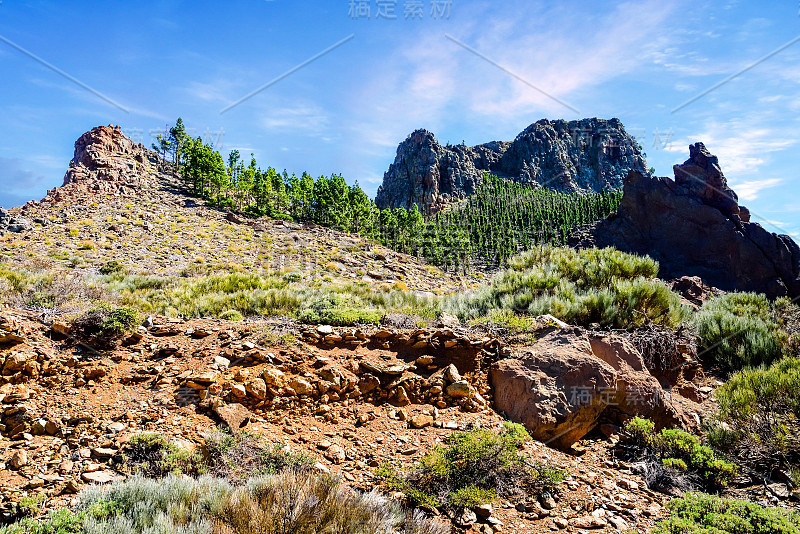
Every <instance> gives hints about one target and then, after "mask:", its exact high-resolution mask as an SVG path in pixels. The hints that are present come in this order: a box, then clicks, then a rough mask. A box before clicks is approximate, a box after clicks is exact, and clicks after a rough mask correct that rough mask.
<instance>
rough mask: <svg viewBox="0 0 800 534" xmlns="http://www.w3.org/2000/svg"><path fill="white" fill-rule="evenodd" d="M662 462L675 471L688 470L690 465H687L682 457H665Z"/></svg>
mask: <svg viewBox="0 0 800 534" xmlns="http://www.w3.org/2000/svg"><path fill="white" fill-rule="evenodd" d="M661 462H662V463H663V464H664V467H666V468H668V469H674V470H675V471H686V470H687V469H689V466H688V465H686V462H684V461H683V460H681V459H680V458H663V459H662V460H661Z"/></svg>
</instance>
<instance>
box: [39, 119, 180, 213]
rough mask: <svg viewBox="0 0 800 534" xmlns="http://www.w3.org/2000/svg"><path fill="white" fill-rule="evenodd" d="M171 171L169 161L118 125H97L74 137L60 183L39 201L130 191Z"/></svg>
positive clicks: (154, 181)
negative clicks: (73, 144)
mask: <svg viewBox="0 0 800 534" xmlns="http://www.w3.org/2000/svg"><path fill="white" fill-rule="evenodd" d="M171 173H172V166H171V164H169V163H167V162H166V161H164V160H163V159H162V158H161V157H159V156H158V154H156V153H155V152H153V151H151V150H148V149H147V148H145V146H144V145H142V144H141V143H134V142H133V141H131V140H130V139H129V138H128V137H126V136H125V135H124V134H123V133H122V130H121V129H120V127H119V126H98V127H97V128H92V129H91V130H89V131H88V132H86V133H85V134H83V135H82V136H81V137H80V138H78V140H77V141H75V154H74V156H73V158H72V161H71V162H70V165H69V170H67V173H66V175H65V176H64V184H63V186H62V187H60V188H56V189H53V190H50V191H48V192H47V196H46V197H45V198H44V199H42V202H43V203H56V202H59V201H61V200H62V199H63V198H65V197H69V196H71V197H81V196H83V195H86V194H98V193H108V194H124V193H126V192H130V193H133V192H135V191H136V190H139V189H143V188H145V187H152V186H153V185H154V184H155V183H156V179H155V178H156V177H157V176H159V175H160V176H161V177H165V176H168V175H170V174H171Z"/></svg>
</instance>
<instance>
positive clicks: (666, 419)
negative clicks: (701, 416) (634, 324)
mask: <svg viewBox="0 0 800 534" xmlns="http://www.w3.org/2000/svg"><path fill="white" fill-rule="evenodd" d="M489 378H490V382H491V384H492V386H493V387H494V402H495V407H496V408H497V409H498V410H500V411H502V412H504V413H505V414H506V416H507V417H509V418H510V419H511V420H512V421H516V422H519V423H522V424H523V425H525V427H526V428H527V429H528V431H529V432H530V433H531V435H532V436H533V437H534V438H535V439H538V440H540V441H543V442H545V443H547V444H548V445H551V446H554V447H558V448H567V447H569V446H570V445H572V444H573V443H575V442H576V441H578V440H579V439H581V438H582V437H584V436H585V435H586V434H588V433H589V432H591V431H592V429H594V427H595V426H596V425H597V424H598V422H599V420H600V418H601V415H602V416H604V417H605V416H608V417H607V418H608V419H610V420H611V421H612V422H614V423H617V424H622V423H623V422H624V420H625V419H627V418H629V417H631V416H634V415H642V416H645V417H649V418H651V419H653V420H654V421H656V422H657V423H658V424H659V426H663V425H667V424H674V423H676V422H678V421H680V420H681V419H682V417H681V415H680V412H679V410H678V409H677V408H676V407H673V406H672V405H671V404H670V402H669V400H668V398H667V396H666V394H665V393H664V391H663V389H662V388H661V386H660V385H659V383H658V380H656V379H655V377H653V376H652V375H651V374H650V373H649V372H648V370H647V368H646V367H645V364H644V361H643V360H642V356H641V354H639V352H638V351H637V350H636V348H635V347H633V345H631V343H630V342H629V341H627V340H626V339H623V338H621V337H619V336H616V335H607V336H596V335H592V334H589V333H587V332H585V331H584V330H582V329H580V328H576V327H569V328H562V329H559V330H556V331H555V332H552V333H550V334H548V335H546V336H545V337H543V338H542V339H541V340H539V341H538V342H537V343H536V344H534V345H533V346H532V347H530V349H529V350H524V351H522V352H521V353H520V354H519V356H518V357H516V358H509V359H505V360H501V361H499V362H497V363H495V364H494V365H493V366H492V368H491V370H490V374H489Z"/></svg>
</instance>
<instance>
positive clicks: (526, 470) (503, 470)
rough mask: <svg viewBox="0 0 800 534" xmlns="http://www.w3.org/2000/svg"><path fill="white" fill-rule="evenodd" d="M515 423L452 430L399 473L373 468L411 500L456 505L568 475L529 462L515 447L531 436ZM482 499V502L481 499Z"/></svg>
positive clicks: (537, 487) (545, 485)
mask: <svg viewBox="0 0 800 534" xmlns="http://www.w3.org/2000/svg"><path fill="white" fill-rule="evenodd" d="M530 439H531V438H530V436H529V435H528V433H527V431H525V429H524V428H523V427H522V426H521V425H518V424H513V423H506V424H505V425H504V426H503V428H502V430H500V431H499V432H497V431H492V430H488V429H485V428H478V429H474V430H472V431H469V432H456V433H453V434H451V435H450V436H448V437H447V439H446V440H445V446H439V447H436V448H435V449H433V450H432V451H431V452H429V453H428V454H426V455H425V456H423V457H422V459H420V461H419V463H418V464H417V465H416V466H415V468H414V469H413V470H411V471H410V472H408V473H406V474H399V473H398V472H397V471H395V470H394V469H393V468H391V467H390V466H388V465H383V466H381V468H380V469H379V470H378V472H377V476H378V478H380V479H381V480H382V481H383V483H384V484H385V485H386V486H387V487H389V488H391V489H395V490H399V491H402V492H403V493H405V495H406V498H407V499H408V500H409V501H410V502H411V503H412V504H414V505H427V506H433V507H437V508H440V507H445V508H451V509H458V508H463V507H472V506H476V505H478V504H487V503H491V502H493V501H495V500H496V499H497V498H498V497H517V496H524V495H529V494H537V493H540V492H543V491H545V490H553V489H554V488H555V486H556V485H557V484H558V483H559V482H561V481H562V480H564V479H565V478H566V477H567V474H566V473H565V472H563V471H560V470H558V469H555V468H553V467H552V466H547V465H533V464H531V463H530V462H529V461H528V460H527V459H526V458H525V457H524V456H523V455H522V454H520V452H519V450H520V449H521V447H522V446H523V444H524V443H525V441H527V440H530ZM479 501H480V502H479Z"/></svg>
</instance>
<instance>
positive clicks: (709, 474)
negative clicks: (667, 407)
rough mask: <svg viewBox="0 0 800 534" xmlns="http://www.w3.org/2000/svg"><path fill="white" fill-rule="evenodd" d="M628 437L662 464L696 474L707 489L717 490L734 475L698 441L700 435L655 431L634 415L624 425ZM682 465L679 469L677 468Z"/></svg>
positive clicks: (728, 465) (733, 469)
mask: <svg viewBox="0 0 800 534" xmlns="http://www.w3.org/2000/svg"><path fill="white" fill-rule="evenodd" d="M625 431H626V433H627V434H628V436H629V439H630V440H631V441H632V442H633V443H634V444H635V445H637V446H639V447H641V448H642V449H643V450H644V451H645V453H646V454H652V455H654V456H656V457H657V458H658V459H659V461H660V462H661V464H662V465H663V466H664V467H669V468H671V469H674V470H676V471H690V472H692V473H696V474H697V475H698V476H699V477H700V478H701V479H702V481H703V483H704V485H705V486H706V488H707V489H710V490H714V491H718V490H720V489H723V488H725V487H727V486H728V484H730V482H731V481H732V480H733V478H734V477H735V476H736V465H734V464H732V463H730V462H727V461H725V460H723V459H721V458H719V457H717V455H716V454H715V453H714V451H713V450H712V449H711V448H710V447H707V446H705V445H703V444H702V442H701V441H700V438H698V437H697V436H693V435H692V434H689V433H688V432H684V431H683V430H680V429H668V428H665V429H662V430H661V431H660V432H656V431H655V424H653V422H652V421H649V420H647V419H643V418H641V417H634V418H633V419H632V420H631V421H630V422H629V423H628V424H627V425H626V426H625ZM682 466H685V468H683V469H680V467H682Z"/></svg>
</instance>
